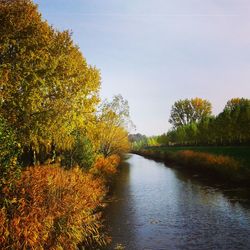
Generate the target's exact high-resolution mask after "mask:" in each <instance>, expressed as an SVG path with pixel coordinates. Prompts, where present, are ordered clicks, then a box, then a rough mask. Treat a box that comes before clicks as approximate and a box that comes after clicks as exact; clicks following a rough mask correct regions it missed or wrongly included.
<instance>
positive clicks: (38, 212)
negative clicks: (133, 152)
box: [0, 155, 120, 249]
mask: <svg viewBox="0 0 250 250" xmlns="http://www.w3.org/2000/svg"><path fill="white" fill-rule="evenodd" d="M119 163H120V157H119V156H118V155H111V156H109V157H107V158H105V157H103V156H100V157H97V159H96V161H95V163H94V164H93V166H92V167H91V168H90V169H89V171H86V170H84V169H81V168H80V167H74V168H71V169H69V170H67V169H64V168H63V167H62V166H60V164H51V165H37V166H31V167H28V168H26V169H25V170H23V171H22V172H21V173H20V178H18V179H17V180H16V181H15V182H12V183H11V184H12V186H11V187H8V186H7V184H8V183H5V187H4V188H3V195H4V197H3V198H4V199H3V200H1V201H2V202H5V204H4V206H2V208H1V209H0V225H1V226H0V246H1V249H9V248H11V249H12V248H13V249H21V248H25V249H29V248H32V249H59V248H60V249H78V247H80V248H81V247H83V248H84V249H85V248H86V247H89V249H97V248H99V246H104V245H106V244H107V243H109V242H110V238H109V237H108V236H107V234H106V233H105V231H104V228H103V219H102V212H103V207H104V205H105V199H106V197H107V192H108V187H109V181H110V179H111V178H113V176H114V175H115V173H116V172H117V167H118V165H119Z"/></svg>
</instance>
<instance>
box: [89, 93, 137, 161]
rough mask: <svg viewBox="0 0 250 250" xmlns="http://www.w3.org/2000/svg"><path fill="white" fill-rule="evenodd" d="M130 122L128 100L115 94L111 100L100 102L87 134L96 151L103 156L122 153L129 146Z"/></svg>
mask: <svg viewBox="0 0 250 250" xmlns="http://www.w3.org/2000/svg"><path fill="white" fill-rule="evenodd" d="M131 124H132V123H131V120H130V118H129V106H128V102H127V101H126V100H124V98H123V97H122V96H121V95H117V96H114V98H113V100H112V101H111V102H108V101H107V100H105V101H104V102H103V103H102V104H101V106H100V108H99V112H98V113H97V115H96V120H95V122H94V123H93V128H92V129H91V130H90V131H89V134H88V136H89V138H90V140H91V141H92V142H93V143H94V145H95V147H96V151H98V152H100V153H101V154H103V155H104V156H105V157H106V156H110V155H112V154H122V153H125V152H127V151H128V150H129V148H130V143H129V140H128V129H129V128H130V126H131Z"/></svg>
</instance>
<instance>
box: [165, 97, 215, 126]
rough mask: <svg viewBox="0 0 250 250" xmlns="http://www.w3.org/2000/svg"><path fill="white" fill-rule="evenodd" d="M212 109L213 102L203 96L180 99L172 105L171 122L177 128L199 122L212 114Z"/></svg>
mask: <svg viewBox="0 0 250 250" xmlns="http://www.w3.org/2000/svg"><path fill="white" fill-rule="evenodd" d="M211 110H212V105H211V103H210V102H209V101H207V100H204V99H201V98H194V99H191V100H188V99H185V100H179V101H177V102H175V103H174V105H173V106H172V109H171V115H170V119H169V122H170V123H171V124H172V125H173V127H175V128H177V127H179V126H183V125H187V124H190V123H192V122H199V121H200V120H201V119H203V118H205V117H208V116H210V115H211V112H212V111H211Z"/></svg>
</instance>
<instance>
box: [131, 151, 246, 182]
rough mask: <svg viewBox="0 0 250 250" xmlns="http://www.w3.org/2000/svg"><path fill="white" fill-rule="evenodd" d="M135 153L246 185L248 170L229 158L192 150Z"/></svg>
mask: <svg viewBox="0 0 250 250" xmlns="http://www.w3.org/2000/svg"><path fill="white" fill-rule="evenodd" d="M135 153H138V154H140V155H143V156H146V157H149V158H153V159H156V160H161V161H165V162H168V163H175V164H178V165H181V166H184V167H185V168H187V169H188V168H195V169H197V170H199V171H202V172H206V173H214V174H216V175H217V176H218V177H222V178H224V179H227V180H230V181H233V182H243V183H244V184H245V183H246V184H247V183H248V184H249V180H250V170H249V169H248V168H246V167H245V166H243V165H242V164H241V162H240V161H237V160H235V159H234V158H233V157H230V156H223V155H215V154H209V153H205V152H196V151H192V150H178V151H162V150H159V151H157V150H140V151H137V152H135Z"/></svg>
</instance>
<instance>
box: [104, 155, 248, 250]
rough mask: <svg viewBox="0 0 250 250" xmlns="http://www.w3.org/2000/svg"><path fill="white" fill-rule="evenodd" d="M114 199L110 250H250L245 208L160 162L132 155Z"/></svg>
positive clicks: (110, 214) (111, 212) (110, 222)
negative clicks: (119, 249) (119, 246)
mask: <svg viewBox="0 0 250 250" xmlns="http://www.w3.org/2000/svg"><path fill="white" fill-rule="evenodd" d="M114 198H115V201H114V202H113V203H112V204H111V205H110V206H109V207H108V209H107V218H108V221H107V223H108V224H109V226H110V230H111V232H110V233H111V235H112V237H113V245H112V246H110V249H113V247H114V246H115V245H116V244H117V243H122V244H123V245H124V246H126V249H129V250H133V249H136V250H137V249H138V250H140V249H153V250H160V249H164V250H165V249H250V239H249V235H250V209H249V208H248V207H243V206H242V205H241V204H240V203H239V202H235V203H232V202H231V201H230V199H229V198H228V197H227V196H225V195H224V194H223V192H221V191H220V190H219V189H218V188H214V187H211V186H207V185H203V184H202V183H200V182H199V181H197V180H196V179H195V178H190V176H185V175H183V174H181V173H180V172H179V171H177V170H174V169H170V168H167V167H166V166H165V165H164V164H162V163H157V162H155V161H152V160H148V159H145V158H143V157H140V156H136V155H132V156H131V157H130V158H129V159H128V160H127V164H126V165H124V166H123V167H122V170H121V173H120V174H119V176H118V178H117V180H116V183H115V185H114Z"/></svg>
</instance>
